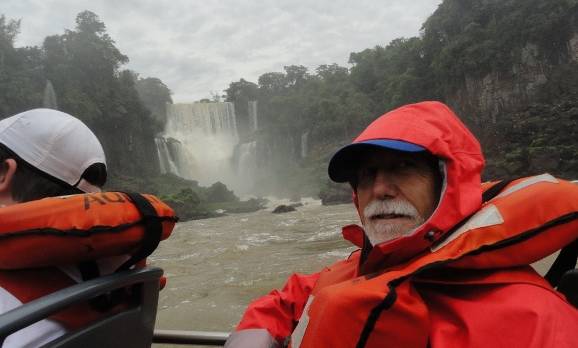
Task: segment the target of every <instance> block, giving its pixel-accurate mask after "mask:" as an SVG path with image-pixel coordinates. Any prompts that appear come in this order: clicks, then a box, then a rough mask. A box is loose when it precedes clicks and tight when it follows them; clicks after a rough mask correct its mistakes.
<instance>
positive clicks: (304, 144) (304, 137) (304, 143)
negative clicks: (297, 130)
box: [301, 132, 309, 158]
mask: <svg viewBox="0 0 578 348" xmlns="http://www.w3.org/2000/svg"><path fill="white" fill-rule="evenodd" d="M308 147H309V132H305V133H303V134H301V158H305V157H307V152H309V148H308Z"/></svg>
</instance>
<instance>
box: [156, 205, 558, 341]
mask: <svg viewBox="0 0 578 348" xmlns="http://www.w3.org/2000/svg"><path fill="white" fill-rule="evenodd" d="M280 203H286V202H275V203H274V204H272V205H276V204H280ZM303 203H304V205H303V206H302V207H298V208H297V211H295V212H290V213H285V214H272V213H271V210H272V208H269V209H266V210H262V211H258V212H255V213H248V214H235V215H230V216H225V217H221V218H214V219H206V220H195V221H188V222H182V223H178V224H177V226H176V228H175V230H174V231H173V234H172V236H171V237H170V238H169V239H168V240H166V241H164V242H162V243H161V245H160V246H159V248H158V249H157V251H155V253H154V254H153V256H152V257H151V258H150V260H151V261H152V262H151V263H152V265H154V266H158V267H161V268H163V269H164V270H165V275H166V276H167V278H168V283H167V286H166V287H165V289H163V290H162V291H161V293H160V299H159V309H158V314H157V324H156V328H157V329H167V330H194V331H226V332H229V331H232V330H233V329H234V327H235V324H236V323H237V322H238V321H239V319H240V318H241V315H242V314H243V311H244V309H245V307H246V306H247V304H248V303H249V302H250V301H251V300H252V299H254V298H256V297H259V296H261V295H264V294H266V293H268V292H269V291H270V290H271V289H273V288H280V287H282V286H283V284H284V282H285V280H286V279H287V277H288V276H289V275H290V274H291V273H293V272H300V273H311V272H315V271H318V270H320V269H321V268H322V267H323V266H324V265H328V264H330V263H332V262H333V261H335V260H338V259H341V258H344V257H347V256H348V255H349V254H350V253H351V252H352V251H353V250H354V249H355V248H354V247H353V246H352V245H351V244H349V243H348V242H346V241H344V240H343V239H342V237H341V227H342V226H344V225H346V224H350V223H357V221H358V220H357V214H356V213H355V209H354V207H353V205H352V204H344V205H336V206H322V205H321V204H320V203H319V202H318V201H314V200H305V201H304V202H303ZM550 262H551V261H546V262H541V263H538V264H537V268H538V270H539V271H541V272H544V270H545V267H546V266H545V264H547V263H550ZM154 346H155V347H159V348H160V347H173V346H163V345H154ZM174 347H183V346H174Z"/></svg>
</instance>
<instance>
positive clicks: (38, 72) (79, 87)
mask: <svg viewBox="0 0 578 348" xmlns="http://www.w3.org/2000/svg"><path fill="white" fill-rule="evenodd" d="M19 29H20V21H19V20H18V19H11V18H6V17H5V16H0V117H7V116H10V115H13V114H15V113H17V112H20V111H24V110H26V109H30V108H34V107H41V106H43V105H47V103H48V105H50V103H55V104H56V105H54V107H57V108H58V109H59V110H62V111H65V112H68V113H71V114H73V115H75V116H77V117H79V118H80V119H82V120H83V121H84V122H85V123H86V124H87V125H88V126H89V127H90V128H91V129H93V131H94V132H95V133H96V134H97V136H98V137H99V139H101V141H102V142H103V145H104V148H105V152H106V154H107V161H108V166H109V171H110V180H109V186H108V188H109V189H123V190H127V189H132V190H138V191H147V192H152V193H155V194H159V195H162V196H163V197H164V198H165V199H168V200H169V202H171V203H172V204H173V205H176V206H178V207H179V209H178V210H179V211H180V212H182V214H186V217H189V218H194V217H202V216H210V215H211V214H212V213H211V212H212V211H213V210H214V209H221V208H220V207H224V206H226V207H227V209H225V210H229V211H235V210H237V211H244V210H250V209H257V208H258V207H261V205H262V201H259V200H253V201H250V202H246V203H243V204H240V201H239V199H238V198H236V197H235V196H234V194H233V193H232V192H231V191H229V190H228V189H227V187H225V186H224V185H222V184H221V183H215V185H213V186H212V187H208V188H203V187H200V186H199V185H198V183H196V182H195V181H187V180H182V179H180V178H178V177H175V176H171V175H160V170H159V164H158V158H157V152H156V147H155V142H154V137H155V135H157V134H159V133H160V132H162V130H163V127H164V124H165V122H166V114H165V105H166V103H172V100H171V93H170V86H166V85H165V84H164V83H163V82H162V81H161V80H160V79H158V78H155V77H146V78H145V77H141V76H140V75H139V74H138V72H134V71H129V70H123V65H124V64H125V63H126V62H127V61H128V59H129V57H127V56H126V55H124V54H123V53H122V52H120V50H119V49H118V48H117V47H116V46H115V42H114V40H113V38H111V37H110V36H109V35H108V34H107V32H106V26H105V24H104V23H103V22H102V21H101V20H100V19H99V17H98V16H97V15H96V14H94V13H92V12H89V11H84V12H82V13H80V14H78V16H77V17H76V27H75V28H74V29H70V30H65V32H64V33H63V34H61V35H55V36H48V37H46V38H45V39H44V43H43V45H42V46H41V47H15V46H14V43H15V39H16V37H17V35H18V32H19ZM375 41H376V42H380V39H379V35H378V34H376V38H375ZM47 89H53V90H54V95H55V96H56V98H54V99H55V100H52V101H47V100H45V99H46V96H47V95H50V93H47ZM577 98H578V1H577V0H445V1H443V2H442V3H441V4H440V5H439V7H438V9H437V10H436V11H435V12H434V13H433V14H432V15H431V16H430V17H429V18H428V19H427V20H426V21H425V23H423V26H422V28H421V31H420V34H419V36H417V37H411V38H398V39H395V40H393V41H391V42H389V43H387V44H385V43H384V44H383V45H378V46H375V47H373V48H367V49H365V50H363V51H361V52H352V53H351V54H350V56H349V66H347V67H344V66H339V65H337V64H331V63H328V64H324V65H320V66H318V67H317V68H315V69H313V70H310V69H308V68H307V67H304V66H298V65H291V66H286V67H284V69H283V71H279V72H268V73H265V74H263V75H261V76H260V77H259V78H258V80H257V81H254V82H251V81H248V80H246V79H240V80H239V81H235V82H231V83H230V85H229V86H228V88H227V89H226V90H225V91H224V100H226V101H230V102H233V103H234V104H235V110H236V113H237V123H238V124H237V128H238V129H239V133H240V137H241V141H244V142H247V141H257V144H258V147H257V153H258V159H259V161H260V164H259V167H260V168H263V170H262V171H261V174H257V178H256V180H255V182H256V183H258V185H255V187H254V191H255V193H256V194H258V195H267V194H276V195H279V196H287V197H295V198H296V197H299V196H320V197H321V198H322V199H323V200H324V201H326V202H328V203H329V202H333V201H334V202H342V201H348V200H349V199H350V195H349V193H348V189H347V187H346V186H339V185H332V184H330V183H329V181H328V179H327V175H326V168H327V163H328V160H329V158H330V156H331V155H332V153H333V152H334V151H335V150H337V149H338V148H339V147H340V146H342V145H345V144H347V143H349V142H350V141H351V140H352V139H353V138H354V137H355V136H356V135H357V134H358V133H359V131H360V130H362V129H363V128H364V127H365V126H367V125H368V124H369V123H370V122H371V121H372V120H374V119H375V118H377V117H379V116H380V115H381V114H383V113H384V112H386V111H388V110H391V109H392V108H395V107H397V106H400V105H403V104H407V103H412V102H417V101H422V100H441V101H444V102H446V103H447V104H449V105H450V106H451V107H452V108H454V110H456V112H457V113H458V115H460V117H461V118H462V120H463V121H464V122H465V123H466V124H468V126H469V127H470V128H471V129H472V130H473V131H474V133H475V134H476V135H477V136H478V137H479V139H480V141H481V142H482V146H483V148H484V151H485V154H486V157H487V159H488V164H487V169H486V172H485V178H486V179H496V178H502V177H517V176H523V175H528V174H533V173H537V172H545V171H548V172H550V173H552V174H555V175H558V176H561V177H565V178H574V179H575V178H578V134H577V129H578V127H577V123H578V101H577V100H578V99H577ZM254 100H256V101H258V105H259V123H260V127H259V130H258V131H250V130H249V127H248V124H249V110H248V102H249V101H254ZM304 134H307V135H308V139H309V144H308V149H307V155H306V156H302V149H301V147H302V145H301V144H302V142H301V137H302V136H303V135H304ZM211 190H213V191H211ZM211 197H221V198H219V199H216V200H217V201H220V202H217V201H215V199H214V198H211ZM211 200H212V201H211Z"/></svg>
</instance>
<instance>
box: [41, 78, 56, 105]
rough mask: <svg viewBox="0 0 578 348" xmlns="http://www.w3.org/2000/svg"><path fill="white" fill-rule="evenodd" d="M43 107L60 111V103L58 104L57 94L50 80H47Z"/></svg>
mask: <svg viewBox="0 0 578 348" xmlns="http://www.w3.org/2000/svg"><path fill="white" fill-rule="evenodd" d="M42 107H43V108H48V109H54V110H58V103H57V102H56V92H54V86H52V82H51V81H50V80H46V86H45V87H44V96H43V98H42Z"/></svg>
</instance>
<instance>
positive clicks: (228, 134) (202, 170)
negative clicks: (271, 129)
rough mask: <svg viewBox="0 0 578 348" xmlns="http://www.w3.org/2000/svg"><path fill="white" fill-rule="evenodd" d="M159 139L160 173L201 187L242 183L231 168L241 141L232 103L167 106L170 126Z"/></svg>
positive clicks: (167, 126) (238, 184) (236, 185)
mask: <svg viewBox="0 0 578 348" xmlns="http://www.w3.org/2000/svg"><path fill="white" fill-rule="evenodd" d="M159 139H163V140H158V141H157V150H158V152H159V158H161V170H162V169H163V168H164V170H165V172H171V173H174V174H176V175H179V176H181V177H183V178H186V179H191V180H197V181H198V182H199V183H200V184H201V185H211V184H213V183H215V182H217V181H221V182H223V183H225V184H226V185H228V186H229V187H233V188H238V187H239V186H240V185H242V184H243V182H242V180H240V178H237V177H236V175H235V171H234V168H233V165H232V157H233V151H234V150H235V146H236V145H237V143H238V142H239V138H238V134H237V123H236V119H235V108H234V106H233V103H228V102H226V103H188V104H168V105H167V124H166V127H165V131H164V133H163V134H162V138H159ZM164 159H170V160H164Z"/></svg>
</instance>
